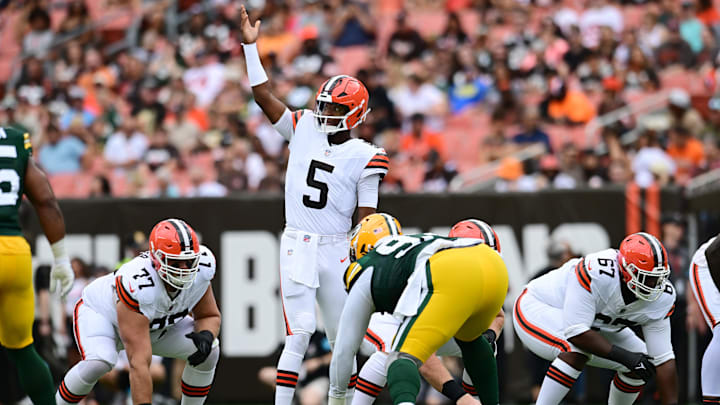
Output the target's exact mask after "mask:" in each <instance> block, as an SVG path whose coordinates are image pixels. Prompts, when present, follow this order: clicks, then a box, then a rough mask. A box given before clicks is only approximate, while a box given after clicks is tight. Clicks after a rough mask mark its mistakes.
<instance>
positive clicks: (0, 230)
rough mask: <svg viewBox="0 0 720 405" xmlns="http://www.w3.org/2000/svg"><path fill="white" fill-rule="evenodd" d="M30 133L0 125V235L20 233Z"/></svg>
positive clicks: (30, 149) (29, 152)
mask: <svg viewBox="0 0 720 405" xmlns="http://www.w3.org/2000/svg"><path fill="white" fill-rule="evenodd" d="M31 156H32V145H31V144H30V134H28V133H27V132H23V131H19V130H17V129H14V128H0V235H22V231H21V229H20V221H19V219H18V209H19V208H20V204H21V203H22V195H23V193H24V192H25V172H26V170H27V163H28V160H29V159H31V158H32V157H31Z"/></svg>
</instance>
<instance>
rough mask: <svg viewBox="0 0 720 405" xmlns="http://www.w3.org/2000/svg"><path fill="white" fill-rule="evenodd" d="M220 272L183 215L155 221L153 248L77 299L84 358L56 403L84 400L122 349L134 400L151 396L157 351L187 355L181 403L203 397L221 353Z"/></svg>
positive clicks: (191, 404)
mask: <svg viewBox="0 0 720 405" xmlns="http://www.w3.org/2000/svg"><path fill="white" fill-rule="evenodd" d="M214 275H215V256H213V254H212V252H211V251H210V249H208V248H207V247H205V246H201V245H200V244H199V242H198V239H197V235H196V234H195V231H194V230H193V229H192V228H190V226H188V225H187V224H186V223H185V222H184V221H182V220H179V219H166V220H164V221H160V222H159V223H158V224H157V225H155V227H154V228H153V230H152V232H151V233H150V251H148V252H143V253H141V254H140V255H139V256H137V257H135V258H134V259H132V260H131V261H129V262H127V263H125V264H123V265H122V266H121V267H120V268H119V269H117V270H116V271H115V272H113V273H112V274H108V275H105V276H103V277H100V278H99V279H97V280H95V281H93V282H92V283H90V284H89V285H88V286H87V287H85V289H84V290H83V293H82V298H81V299H80V300H78V302H77V304H75V311H74V312H73V331H74V333H75V340H76V341H77V345H78V349H79V351H80V354H81V356H82V361H80V362H79V363H77V364H76V365H75V366H74V367H73V368H71V369H70V371H68V373H67V374H66V375H65V377H64V378H63V381H62V382H61V383H60V387H59V388H58V392H57V394H56V400H57V403H58V404H74V403H78V402H80V401H81V400H82V399H83V398H85V396H86V395H87V394H88V393H89V392H90V391H91V390H92V388H93V386H94V385H95V383H96V382H97V381H98V380H99V379H100V377H102V376H103V375H104V374H105V373H107V372H109V371H110V370H112V368H113V366H114V365H115V362H116V361H117V359H118V351H119V350H121V349H122V348H123V347H124V348H125V351H126V352H127V356H128V362H129V363H130V391H131V392H132V402H133V404H136V405H137V404H150V403H151V401H152V379H151V377H150V359H151V357H152V355H153V354H155V355H158V356H163V357H172V358H179V359H183V360H187V364H186V365H185V369H184V370H183V374H182V383H181V388H182V402H181V403H182V404H183V405H200V404H202V403H204V402H205V398H206V397H207V395H208V393H209V392H210V387H211V385H212V380H213V376H214V375H215V365H216V364H217V361H218V357H219V356H220V349H219V342H218V340H217V336H218V332H219V330H220V311H219V310H218V307H217V304H216V303H215V296H214V295H213V290H212V286H211V285H210V281H211V280H212V279H213V276H214ZM190 314H191V315H190Z"/></svg>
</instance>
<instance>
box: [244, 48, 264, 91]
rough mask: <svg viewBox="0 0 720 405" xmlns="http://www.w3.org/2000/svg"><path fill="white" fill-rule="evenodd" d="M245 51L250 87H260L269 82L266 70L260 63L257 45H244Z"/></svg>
mask: <svg viewBox="0 0 720 405" xmlns="http://www.w3.org/2000/svg"><path fill="white" fill-rule="evenodd" d="M243 51H245V66H246V67H247V74H248V80H250V87H255V86H259V85H261V84H263V83H265V82H266V81H268V77H267V74H266V73H265V69H263V66H262V62H260V55H258V50H257V44H255V43H252V44H243Z"/></svg>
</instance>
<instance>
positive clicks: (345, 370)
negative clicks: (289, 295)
mask: <svg viewBox="0 0 720 405" xmlns="http://www.w3.org/2000/svg"><path fill="white" fill-rule="evenodd" d="M371 279H372V271H370V269H368V270H365V272H364V273H363V274H362V275H360V278H359V279H358V280H357V281H356V282H355V284H354V285H353V288H352V290H351V291H350V294H349V295H348V298H347V301H346V302H345V306H344V307H343V311H342V314H341V315H340V324H339V325H338V334H337V339H336V342H335V347H334V348H333V356H332V360H331V362H330V396H331V397H333V398H344V397H345V391H346V390H347V386H348V382H349V381H350V375H351V374H352V368H353V363H354V361H353V356H355V353H357V351H358V349H359V348H360V345H361V344H362V341H363V338H364V337H365V331H366V330H367V327H368V324H369V323H370V316H372V314H373V312H375V305H374V304H373V300H372V295H371V292H370V281H371Z"/></svg>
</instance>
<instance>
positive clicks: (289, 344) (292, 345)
mask: <svg viewBox="0 0 720 405" xmlns="http://www.w3.org/2000/svg"><path fill="white" fill-rule="evenodd" d="M308 345H310V334H309V333H304V332H300V333H295V334H293V335H288V336H285V348H284V349H283V352H285V353H289V354H293V355H295V356H299V357H300V358H302V357H304V356H305V352H306V351H307V348H308Z"/></svg>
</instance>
